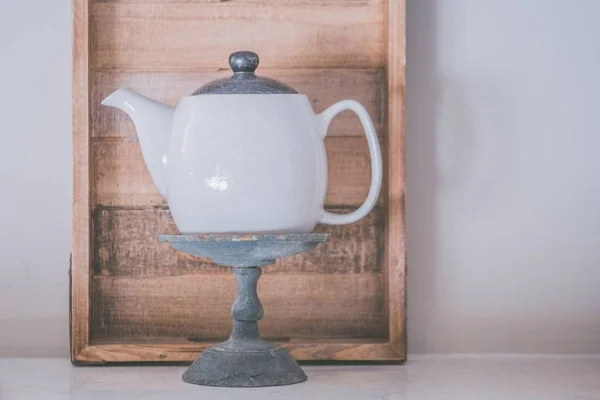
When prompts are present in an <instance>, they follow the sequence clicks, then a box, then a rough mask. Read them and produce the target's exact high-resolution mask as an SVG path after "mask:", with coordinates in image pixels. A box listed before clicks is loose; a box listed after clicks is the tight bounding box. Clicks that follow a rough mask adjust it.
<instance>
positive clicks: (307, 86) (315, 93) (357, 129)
mask: <svg viewBox="0 0 600 400" xmlns="http://www.w3.org/2000/svg"><path fill="white" fill-rule="evenodd" d="M259 72H261V71H260V70H259ZM384 72H385V71H384V70H383V69H378V70H266V71H264V74H265V75H268V77H269V78H273V79H278V80H280V81H282V82H285V83H287V84H289V85H290V86H292V87H293V88H294V89H296V90H297V91H298V93H302V94H306V95H307V96H308V98H309V99H310V101H311V103H312V105H313V108H314V110H315V112H316V113H320V112H322V111H323V110H325V109H326V108H327V107H329V106H331V105H332V104H334V103H335V102H337V101H340V100H343V99H350V98H352V99H356V100H358V101H360V102H361V103H362V104H363V105H364V106H365V107H366V108H367V110H368V111H369V115H370V116H371V118H372V119H373V123H374V124H375V126H376V128H377V131H378V132H379V134H380V135H383V133H384V132H383V129H384V125H383V122H384V116H385V115H384V114H385V101H384V96H385V74H384ZM230 75H231V71H206V72H195V73H191V72H189V73H167V72H163V73H146V72H138V73H124V72H98V73H96V74H94V82H93V89H92V96H91V105H90V106H91V110H92V136H93V137H136V132H135V128H134V126H133V123H132V122H131V121H130V119H129V117H128V116H127V114H125V113H124V112H122V111H120V110H118V109H115V108H112V107H105V106H102V105H101V104H100V102H101V101H102V100H103V99H105V98H106V96H108V95H109V94H111V93H112V92H113V91H115V90H116V89H118V88H120V87H125V88H129V89H132V90H134V91H136V92H138V93H140V94H143V95H145V96H148V97H150V98H152V99H154V100H158V101H161V102H163V103H165V104H168V105H170V106H172V107H174V106H176V105H177V103H178V102H179V99H180V98H181V97H183V96H188V95H190V94H191V93H192V92H193V91H194V90H195V89H197V88H198V87H199V86H201V85H203V84H205V83H207V82H210V81H212V80H214V79H218V78H223V77H227V76H230ZM327 135H328V136H363V135H364V133H363V130H362V127H361V125H360V122H359V120H358V117H356V115H355V114H354V113H353V112H351V111H343V112H342V113H340V114H339V115H338V116H336V118H334V120H333V121H332V122H331V125H330V126H329V130H328V132H327Z"/></svg>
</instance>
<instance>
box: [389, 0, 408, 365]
mask: <svg viewBox="0 0 600 400" xmlns="http://www.w3.org/2000/svg"><path fill="white" fill-rule="evenodd" d="M386 15H387V32H388V33H387V36H388V38H387V45H388V50H387V52H388V60H387V76H388V127H389V131H388V140H387V152H388V156H387V162H388V165H387V193H386V204H387V221H386V229H387V231H386V266H387V268H386V271H387V274H386V280H387V282H386V284H387V290H386V293H387V302H386V303H387V306H388V307H387V308H388V312H389V338H390V345H391V346H393V347H394V348H396V349H397V351H398V353H399V354H401V355H402V356H403V357H402V358H405V357H406V292H405V287H406V248H405V243H406V240H405V231H404V199H405V179H404V165H405V150H404V110H405V105H404V87H405V80H404V77H405V75H404V72H405V66H406V58H405V48H404V45H405V42H404V37H405V2H404V0H390V1H389V2H388V6H387V12H386Z"/></svg>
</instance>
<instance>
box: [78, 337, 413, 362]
mask: <svg viewBox="0 0 600 400" xmlns="http://www.w3.org/2000/svg"><path fill="white" fill-rule="evenodd" d="M97 342H98V341H96V340H94V341H92V343H93V344H92V345H90V346H88V347H86V348H85V349H84V350H83V351H82V352H81V353H79V354H77V356H76V358H75V359H74V361H75V363H76V364H97V363H104V362H155V361H157V360H160V361H163V362H192V361H194V360H195V359H196V357H198V353H200V352H201V351H203V350H205V349H206V348H207V347H209V346H212V345H213V344H215V343H213V342H200V343H196V342H190V341H187V340H181V339H178V338H164V339H162V340H157V339H149V340H144V341H137V340H133V341H131V340H127V341H126V342H125V341H123V340H121V343H118V342H119V341H114V342H115V343H110V344H104V341H102V342H100V343H97ZM279 344H280V345H281V346H283V347H284V348H285V349H287V351H289V352H290V354H291V355H292V357H294V358H295V359H296V360H300V361H305V360H344V361H349V360H354V361H365V360H368V361H372V360H380V361H384V360H389V361H393V360H398V359H402V358H404V354H403V353H399V352H398V350H397V349H396V348H394V347H393V346H391V345H390V344H389V343H387V341H386V340H378V339H377V338H364V339H359V340H347V339H343V340H340V339H332V340H319V341H306V340H302V341H290V342H280V343H279Z"/></svg>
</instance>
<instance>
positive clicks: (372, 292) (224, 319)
mask: <svg viewBox="0 0 600 400" xmlns="http://www.w3.org/2000/svg"><path fill="white" fill-rule="evenodd" d="M382 285H383V277H382V275H381V274H353V275H325V274H322V275H317V274H285V275H282V274H270V273H269V272H268V271H265V274H264V275H263V277H262V278H261V279H260V281H259V284H258V291H259V293H260V299H261V302H262V304H263V307H264V309H265V317H264V319H263V320H262V321H261V322H260V330H261V333H262V335H263V336H265V337H271V338H319V337H327V338H336V337H337V338H354V337H358V338H369V337H371V338H378V337H384V336H386V334H387V329H388V323H387V314H386V313H385V306H384V294H383V286H382ZM235 293H236V283H235V279H234V277H233V275H229V274H228V275H187V276H171V277H164V276H163V277H149V278H146V277H114V276H110V277H95V278H94V279H93V283H92V308H91V310H92V320H91V326H92V331H93V334H94V335H100V336H101V337H112V338H119V339H123V340H126V339H129V338H136V337H142V338H143V337H183V338H187V339H189V340H194V339H196V338H197V339H201V340H208V339H213V340H215V339H226V338H227V337H228V336H229V333H230V332H231V325H232V323H231V315H230V312H231V311H230V310H231V304H232V303H233V300H234V298H235ZM283 294H285V295H283ZM308 304H309V305H310V306H307V305H308ZM93 337H94V336H92V338H93Z"/></svg>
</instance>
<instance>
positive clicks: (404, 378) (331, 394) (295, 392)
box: [0, 356, 600, 400]
mask: <svg viewBox="0 0 600 400" xmlns="http://www.w3.org/2000/svg"><path fill="white" fill-rule="evenodd" d="M185 368H186V367H172V366H170V367H169V366H167V367H157V366H145V367H140V366H135V367H127V366H125V367H106V366H94V367H73V366H71V364H70V362H69V361H68V360H64V359H37V358H29V359H22V358H21V359H15V358H7V359H1V358H0V400H16V399H19V400H31V399H44V400H54V399H60V400H62V399H75V400H83V399H85V400H94V399H98V400H121V399H122V400H125V399H127V400H130V399H144V400H163V399H164V400H186V399H194V400H197V399H210V400H220V399H244V400H253V399H257V400H259V399H260V400H268V399H285V400H293V399H310V400H318V399H327V400H338V399H340V400H342V399H343V400H354V399H355V400H369V399H385V400H404V399H407V400H421V399H423V400H443V399H453V400H467V399H476V400H496V399H503V400H504V399H511V400H513V399H514V400H520V399H523V400H538V399H539V400H554V399H561V400H563V399H572V400H599V399H600V356H598V357H593V356H592V357H575V356H573V357H551V356H542V357H533V356H532V357H523V356H514V357H513V356H477V357H469V356H450V357H448V356H447V357H434V356H412V357H411V358H410V361H409V362H408V363H407V364H405V365H345V366H341V365H335V366H331V365H321V366H313V365H310V366H304V367H303V368H304V370H305V371H306V373H307V375H308V381H307V382H305V383H301V384H297V385H292V386H283V387H274V388H259V389H224V388H210V387H202V386H195V385H189V384H186V383H184V382H182V381H181V374H182V373H183V371H184V370H185Z"/></svg>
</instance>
